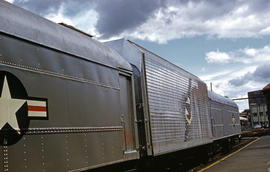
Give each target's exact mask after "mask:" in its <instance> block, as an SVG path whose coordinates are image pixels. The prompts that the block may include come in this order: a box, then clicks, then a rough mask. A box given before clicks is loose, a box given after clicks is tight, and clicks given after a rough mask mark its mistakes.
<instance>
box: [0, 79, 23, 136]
mask: <svg viewBox="0 0 270 172" xmlns="http://www.w3.org/2000/svg"><path fill="white" fill-rule="evenodd" d="M25 102H26V100H21V99H13V98H11V95H10V90H9V86H8V82H7V78H6V77H5V78H4V84H3V89H2V94H1V97H0V129H2V128H3V127H4V126H5V125H6V124H7V123H8V124H9V125H10V126H11V127H12V128H13V129H14V130H16V131H17V133H18V134H20V128H19V125H18V121H17V117H16V112H17V111H18V110H19V109H20V108H21V107H22V106H23V104H24V103H25Z"/></svg>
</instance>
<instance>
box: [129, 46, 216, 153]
mask: <svg viewBox="0 0 270 172" xmlns="http://www.w3.org/2000/svg"><path fill="white" fill-rule="evenodd" d="M129 43H131V44H132V45H133V46H134V47H135V48H137V49H138V50H140V51H141V52H142V53H143V54H144V56H145V58H144V60H145V71H144V72H145V74H146V78H145V79H146V82H145V84H146V92H147V95H146V99H147V103H148V107H149V113H150V114H149V117H150V124H149V126H150V128H151V139H152V146H153V153H154V155H160V154H164V153H167V152H173V151H177V150H181V149H185V148H189V147H194V146H198V145H202V144H206V143H210V142H211V141H212V140H211V137H212V133H211V126H210V118H209V113H208V96H207V88H206V85H205V84H204V83H203V82H202V81H200V79H199V78H198V77H196V76H194V75H192V74H190V73H189V72H186V71H185V70H183V69H182V68H180V67H178V66H176V65H174V64H172V63H170V62H168V61H167V60H165V59H163V58H161V57H159V56H157V55H155V54H153V53H152V52H149V51H148V50H146V49H144V48H143V47H140V46H139V45H137V44H135V43H132V42H131V41H129ZM188 96H189V97H190V99H191V112H192V121H191V123H190V124H187V121H186V119H185V116H184V113H185V111H184V109H185V98H187V97H188Z"/></svg>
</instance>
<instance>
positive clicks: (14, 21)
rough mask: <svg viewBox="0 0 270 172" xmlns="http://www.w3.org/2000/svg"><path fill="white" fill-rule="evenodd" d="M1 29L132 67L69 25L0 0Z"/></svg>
mask: <svg viewBox="0 0 270 172" xmlns="http://www.w3.org/2000/svg"><path fill="white" fill-rule="evenodd" d="M0 21H1V22H0V33H5V34H8V35H10V36H15V37H18V38H20V39H23V40H27V41H30V42H33V43H36V44H39V45H42V46H46V47H48V48H52V49H55V50H58V51H61V52H64V53H68V54H71V55H74V56H76V57H79V58H81V59H84V60H88V61H92V62H96V63H100V64H103V65H107V66H111V67H114V68H121V69H126V70H132V68H131V66H130V64H129V63H128V62H127V61H126V60H125V59H124V58H123V57H122V56H120V55H119V54H118V53H117V52H116V51H115V50H113V49H111V48H109V47H107V46H105V45H103V44H102V43H100V42H98V41H96V40H94V39H91V38H90V37H89V36H86V35H85V34H82V33H80V32H77V31H75V30H74V29H70V28H68V27H65V26H62V25H59V24H56V23H54V22H51V21H49V20H47V19H45V18H43V17H40V16H38V15H36V14H33V13H31V12H29V11H26V10H24V9H22V8H19V7H17V6H15V5H13V4H10V3H8V2H6V1H0Z"/></svg>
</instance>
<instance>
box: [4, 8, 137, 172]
mask: <svg viewBox="0 0 270 172" xmlns="http://www.w3.org/2000/svg"><path fill="white" fill-rule="evenodd" d="M0 4H1V3H0ZM0 37H1V39H0V71H5V72H9V73H12V74H13V75H14V76H16V77H17V78H18V80H20V82H21V83H22V85H23V86H24V88H25V90H26V91H27V95H28V96H29V97H37V98H44V99H46V100H47V104H48V118H44V119H30V124H29V127H28V128H21V130H26V131H27V132H26V133H25V135H24V136H23V137H22V139H21V140H19V142H17V143H15V144H14V145H11V146H7V147H5V146H0V147H1V149H4V148H5V150H8V157H9V158H10V159H9V161H8V163H9V166H8V167H7V169H8V170H9V171H68V170H80V169H85V170H86V169H90V168H96V167H102V166H105V165H107V164H113V163H116V162H122V161H124V160H129V159H134V158H135V157H138V153H136V156H132V157H129V159H125V158H126V156H125V155H124V152H123V142H124V141H123V132H124V131H123V126H122V125H121V106H120V85H119V73H120V72H123V70H122V69H118V68H116V66H115V68H114V67H109V66H106V64H100V63H96V62H93V61H91V60H86V59H80V58H76V57H74V56H73V55H70V54H68V53H63V52H60V51H55V50H53V49H51V48H48V47H45V46H41V45H39V44H36V43H33V42H29V41H25V40H23V39H18V38H16V37H14V36H10V35H7V34H3V33H0ZM90 48H91V47H90ZM105 50H106V49H104V51H105ZM114 60H116V59H114ZM120 67H121V66H120ZM124 71H126V70H124ZM127 72H128V71H127ZM130 77H132V76H130ZM129 84H131V83H129ZM132 89H133V88H132ZM11 91H12V90H11ZM124 96H125V95H124ZM132 96H133V95H132ZM104 107H105V108H104ZM85 135H86V136H85ZM87 145H89V147H88V148H86V146H87ZM87 152H89V153H88V154H87ZM4 158H5V157H3V158H2V159H4ZM3 162H4V161H3ZM3 167H4V165H3ZM25 167H26V168H25ZM0 169H1V168H0Z"/></svg>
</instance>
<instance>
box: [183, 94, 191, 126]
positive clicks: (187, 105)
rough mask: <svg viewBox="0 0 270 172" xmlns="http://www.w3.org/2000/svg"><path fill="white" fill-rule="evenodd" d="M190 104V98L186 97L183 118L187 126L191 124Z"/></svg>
mask: <svg viewBox="0 0 270 172" xmlns="http://www.w3.org/2000/svg"><path fill="white" fill-rule="evenodd" d="M190 105H191V102H190V98H189V97H187V98H186V101H185V118H186V121H187V122H188V124H191V121H192V114H191V107H190Z"/></svg>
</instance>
